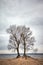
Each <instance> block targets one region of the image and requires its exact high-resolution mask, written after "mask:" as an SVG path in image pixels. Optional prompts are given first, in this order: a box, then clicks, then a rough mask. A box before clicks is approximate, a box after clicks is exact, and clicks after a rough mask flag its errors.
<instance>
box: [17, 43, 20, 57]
mask: <svg viewBox="0 0 43 65" xmlns="http://www.w3.org/2000/svg"><path fill="white" fill-rule="evenodd" d="M19 56H20V54H19V44H18V47H17V58H18V57H19Z"/></svg>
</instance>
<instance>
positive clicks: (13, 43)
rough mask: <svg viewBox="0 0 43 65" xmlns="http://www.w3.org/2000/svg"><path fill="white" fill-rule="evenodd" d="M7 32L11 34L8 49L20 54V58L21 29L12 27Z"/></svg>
mask: <svg viewBox="0 0 43 65" xmlns="http://www.w3.org/2000/svg"><path fill="white" fill-rule="evenodd" d="M7 32H8V33H9V34H10V39H9V45H8V49H14V50H17V54H18V56H17V57H19V56H20V54H19V44H20V34H19V29H18V27H16V25H11V26H10V27H9V28H8V29H7ZM18 36H19V37H18Z"/></svg>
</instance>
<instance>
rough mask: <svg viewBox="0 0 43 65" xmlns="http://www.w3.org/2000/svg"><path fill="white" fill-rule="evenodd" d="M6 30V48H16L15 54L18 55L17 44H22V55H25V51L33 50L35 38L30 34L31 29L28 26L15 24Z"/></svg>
mask: <svg viewBox="0 0 43 65" xmlns="http://www.w3.org/2000/svg"><path fill="white" fill-rule="evenodd" d="M7 32H8V33H10V39H9V42H10V43H9V45H8V49H14V50H17V54H18V56H17V57H19V56H20V54H19V45H20V44H22V46H23V47H22V46H21V47H22V48H23V49H24V54H23V56H26V51H28V50H33V48H34V47H33V46H34V42H35V38H34V37H33V36H32V31H31V30H30V28H29V27H26V26H16V25H11V26H10V28H8V29H7Z"/></svg>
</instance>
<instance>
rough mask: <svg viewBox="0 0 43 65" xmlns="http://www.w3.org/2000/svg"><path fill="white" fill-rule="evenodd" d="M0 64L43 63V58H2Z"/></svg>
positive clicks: (23, 64) (26, 64)
mask: <svg viewBox="0 0 43 65" xmlns="http://www.w3.org/2000/svg"><path fill="white" fill-rule="evenodd" d="M0 65H43V59H34V58H31V57H26V58H25V57H20V58H15V59H14V58H13V59H0Z"/></svg>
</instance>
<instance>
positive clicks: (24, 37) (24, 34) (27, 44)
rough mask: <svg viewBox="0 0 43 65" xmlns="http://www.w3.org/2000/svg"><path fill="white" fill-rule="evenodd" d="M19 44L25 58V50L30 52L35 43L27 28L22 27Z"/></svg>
mask: <svg viewBox="0 0 43 65" xmlns="http://www.w3.org/2000/svg"><path fill="white" fill-rule="evenodd" d="M21 42H22V44H23V45H24V56H26V50H32V49H33V46H34V42H35V38H34V37H33V36H32V31H31V30H30V28H29V27H25V26H22V31H21Z"/></svg>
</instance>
